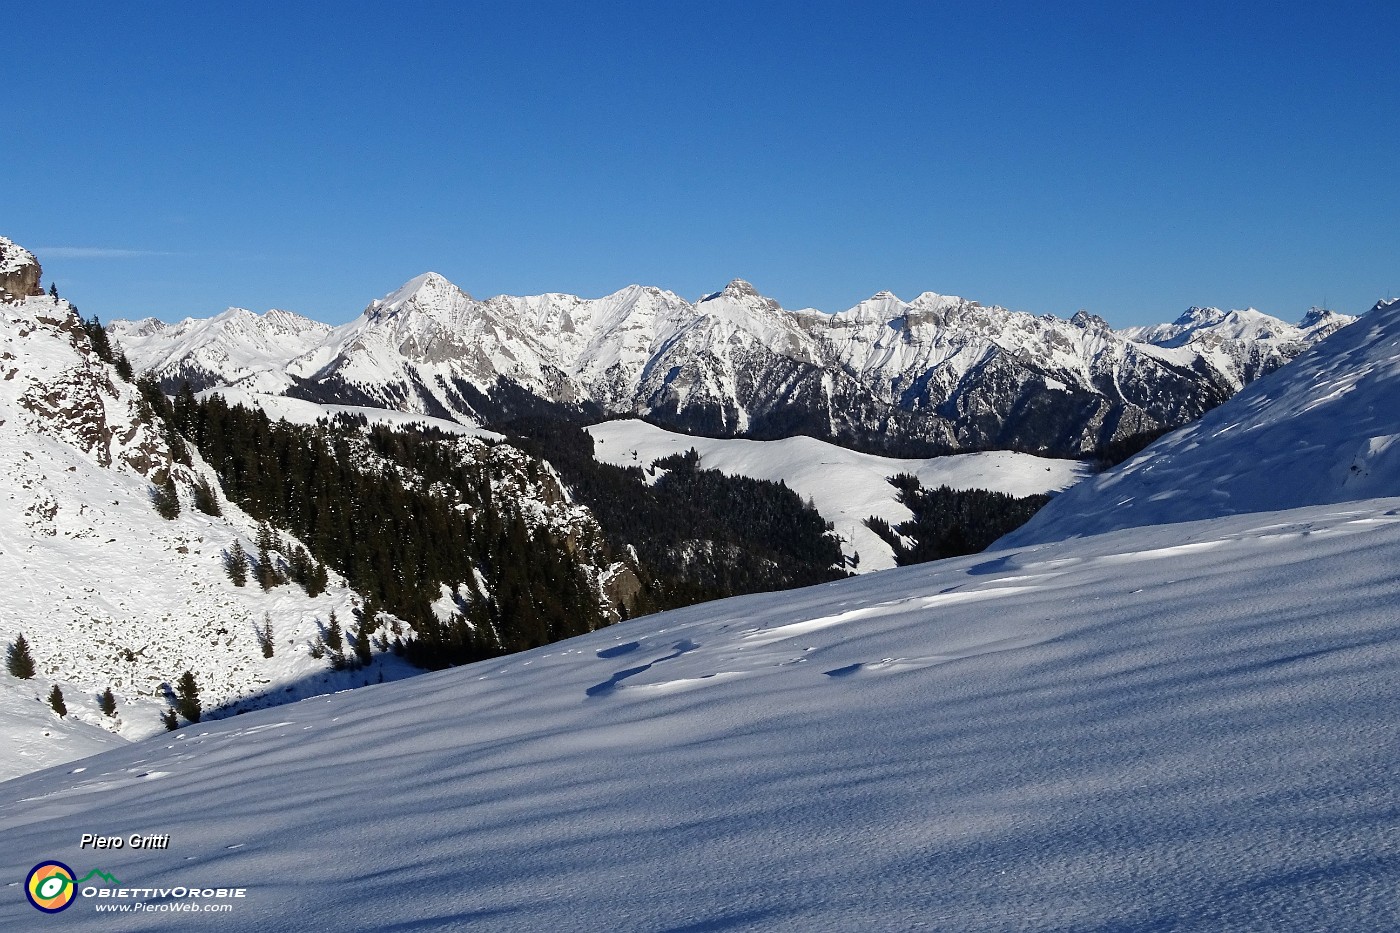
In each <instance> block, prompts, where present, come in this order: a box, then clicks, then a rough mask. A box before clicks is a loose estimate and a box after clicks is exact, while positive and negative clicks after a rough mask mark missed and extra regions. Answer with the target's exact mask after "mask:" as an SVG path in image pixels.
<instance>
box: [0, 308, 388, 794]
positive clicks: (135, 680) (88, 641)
mask: <svg viewBox="0 0 1400 933" xmlns="http://www.w3.org/2000/svg"><path fill="white" fill-rule="evenodd" d="M140 411H141V406H140V403H139V400H138V396H137V392H136V390H135V388H134V387H133V386H131V385H129V384H127V383H125V382H122V381H121V380H120V378H118V377H117V375H116V373H115V371H114V370H113V369H112V367H110V366H108V365H106V364H104V363H102V362H101V361H100V360H98V359H97V358H96V356H95V355H94V354H93V353H92V351H91V349H90V348H89V346H88V342H87V337H86V335H85V334H84V333H83V332H82V330H81V328H80V327H79V326H78V322H77V319H76V318H75V317H74V316H73V314H72V311H71V308H70V307H69V305H68V304H67V302H63V301H54V300H52V299H50V298H48V297H47V296H41V297H35V298H30V299H28V300H27V301H24V302H20V303H17V304H16V303H5V304H0V473H3V474H4V476H5V477H6V487H5V490H4V491H3V492H2V493H0V579H3V580H4V581H5V585H4V586H3V587H0V642H3V643H4V644H6V645H8V644H9V643H10V642H11V641H13V639H14V638H15V637H16V636H17V635H18V634H20V633H21V632H22V633H23V634H24V635H25V637H26V639H27V640H28V642H29V644H30V647H31V651H32V653H33V655H34V658H35V661H36V662H37V667H38V676H36V677H35V678H34V679H33V680H26V681H21V680H17V679H15V678H13V677H11V676H9V675H8V674H0V739H2V740H3V741H0V776H5V777H9V776H14V775H17V774H22V773H24V772H26V771H31V770H34V769H36V768H40V767H46V766H48V765H51V764H54V763H57V762H61V761H65V760H68V759H70V758H74V757H78V756H81V755H83V754H87V753H89V752H90V751H92V750H94V749H95V748H100V747H105V746H106V745H108V744H110V743H111V742H112V741H120V739H118V738H117V736H118V735H120V736H122V737H125V738H139V737H142V736H147V735H150V734H152V733H154V732H156V731H159V730H160V729H161V728H162V726H161V724H160V719H159V716H160V713H161V712H162V711H163V710H164V709H166V708H167V707H168V705H169V704H168V702H167V700H166V698H165V693H164V688H165V687H166V686H168V685H170V684H173V683H174V682H175V680H176V679H177V678H178V677H179V676H180V674H181V673H182V672H183V671H185V670H187V669H188V670H191V671H193V672H194V673H195V674H196V677H197V680H198V682H199V684H200V686H201V688H202V690H203V695H202V696H201V700H202V702H203V704H204V707H205V708H206V709H212V708H214V707H217V706H219V705H222V704H225V703H233V702H236V701H238V700H240V699H242V698H251V697H253V696H255V695H260V694H268V693H276V694H278V695H281V696H284V697H287V698H294V697H296V696H304V695H307V694H309V693H315V692H324V691H326V690H331V689H336V688H338V687H342V686H348V685H350V684H351V683H360V682H362V681H363V680H365V679H366V675H365V674H363V673H362V674H359V675H353V676H347V675H345V674H334V675H332V674H329V673H326V666H327V665H326V662H325V661H317V660H314V659H312V658H311V657H310V655H309V644H310V642H311V641H312V640H313V639H315V638H316V636H317V634H318V632H319V628H318V622H323V621H324V620H325V619H326V618H327V615H328V613H329V612H330V611H332V610H335V611H336V612H337V613H338V614H339V616H340V617H341V618H342V619H344V620H346V621H349V620H350V619H351V618H352V617H351V615H350V611H351V609H352V606H353V605H355V604H356V602H357V598H356V597H355V596H354V594H353V593H351V592H350V591H349V590H348V589H346V588H345V586H344V585H342V584H341V583H340V582H339V581H338V580H337V579H336V578H335V575H334V574H332V581H333V585H332V586H331V588H330V589H329V590H328V591H327V592H326V593H324V594H322V595H321V596H320V597H318V598H316V599H314V600H313V599H310V598H308V597H307V596H306V595H305V593H304V592H303V591H302V590H301V589H300V588H298V587H295V586H283V587H278V588H275V589H273V590H272V591H270V592H266V593H264V592H263V591H262V590H261V589H260V588H258V587H257V586H256V585H252V586H245V587H242V588H238V587H234V586H233V585H232V583H231V582H230V581H229V579H228V577H227V575H226V574H225V572H224V557H223V555H224V552H225V550H226V549H228V548H230V547H231V546H232V545H233V542H234V541H235V539H238V540H241V541H242V543H243V546H244V547H245V549H247V550H249V551H250V552H251V553H256V547H255V544H254V541H255V538H256V525H255V523H254V522H253V521H252V520H251V519H250V518H249V517H248V516H247V515H245V514H244V513H243V512H242V511H241V510H239V509H238V508H237V507H236V506H234V505H232V504H230V503H227V502H224V503H223V511H224V514H223V516H222V517H213V516H209V515H205V514H203V513H201V512H198V511H195V510H194V509H193V508H192V506H191V502H190V498H189V496H190V487H191V486H192V484H193V482H194V480H195V478H197V477H198V476H201V475H202V476H204V477H205V478H208V479H210V480H211V482H214V485H215V486H217V483H216V482H215V481H214V480H213V473H212V472H211V471H208V470H207V468H205V467H204V466H203V465H202V464H201V463H200V461H199V459H198V457H197V456H196V457H195V458H194V465H193V466H192V467H185V466H182V465H180V464H174V463H173V462H172V458H171V455H170V451H169V448H168V447H167V446H166V444H165V442H164V440H163V439H162V438H161V436H160V433H159V431H158V430H157V429H156V427H155V426H154V425H152V424H148V423H145V422H143V420H142V417H141V414H140ZM170 470H173V471H174V472H175V474H176V475H177V477H178V481H179V485H180V486H181V488H182V489H183V496H184V503H183V506H184V507H183V509H182V511H181V514H180V515H179V517H178V518H176V519H175V520H173V521H167V520H165V519H163V518H161V517H160V516H158V515H157V514H156V512H155V510H154V508H153V507H152V505H151V500H150V490H151V488H152V483H153V481H155V479H157V478H163V476H164V474H165V473H166V471H170ZM265 617H270V618H271V620H272V623H273V629H274V633H275V635H276V648H275V654H274V656H273V658H271V659H266V658H264V657H263V655H262V650H261V648H260V646H259V645H258V642H257V639H256V637H255V633H254V627H255V626H256V625H259V624H261V623H262V622H263V621H264V619H265ZM386 664H387V670H388V676H398V675H399V674H401V673H402V672H403V670H404V669H403V667H402V666H401V665H400V664H399V663H397V662H392V661H384V662H380V666H381V668H383V667H384V665H386ZM323 674H324V676H323ZM377 676H378V673H377V672H375V673H372V674H371V675H370V677H371V678H373V677H377ZM54 685H58V686H59V687H60V689H61V690H62V691H63V694H64V697H65V700H66V703H67V706H68V709H69V715H68V717H67V718H66V719H65V720H62V721H60V720H59V719H58V717H57V716H55V715H54V714H53V713H52V712H50V711H49V707H48V704H47V703H46V702H45V698H46V697H47V696H48V692H49V690H50V688H51V687H52V686H54ZM108 687H110V688H112V690H113V692H114V694H115V696H116V698H117V705H118V716H117V717H116V718H115V719H113V718H108V717H106V716H103V715H102V714H101V713H100V712H99V710H98V708H97V697H98V695H99V694H100V693H101V692H102V691H103V690H104V689H106V688H108Z"/></svg>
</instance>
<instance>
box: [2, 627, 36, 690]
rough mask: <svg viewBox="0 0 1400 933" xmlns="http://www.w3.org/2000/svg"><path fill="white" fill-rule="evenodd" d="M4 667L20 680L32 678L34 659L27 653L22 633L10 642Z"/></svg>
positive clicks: (27, 649)
mask: <svg viewBox="0 0 1400 933" xmlns="http://www.w3.org/2000/svg"><path fill="white" fill-rule="evenodd" d="M5 666H6V668H8V669H9V671H10V673H11V674H13V675H14V676H16V677H18V678H19V679H20V680H28V679H29V678H31V677H33V676H34V658H33V656H32V655H30V653H29V642H27V641H25V638H24V633H23V632H21V633H20V635H19V637H18V638H16V639H15V640H14V641H12V642H10V648H9V651H7V652H6V653H5Z"/></svg>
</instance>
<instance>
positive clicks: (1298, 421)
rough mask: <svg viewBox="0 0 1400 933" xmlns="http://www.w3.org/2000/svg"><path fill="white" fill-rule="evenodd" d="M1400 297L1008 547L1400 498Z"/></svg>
mask: <svg viewBox="0 0 1400 933" xmlns="http://www.w3.org/2000/svg"><path fill="white" fill-rule="evenodd" d="M1397 399H1400V299H1397V300H1395V301H1390V302H1381V303H1380V304H1378V305H1376V307H1375V308H1373V309H1372V310H1371V311H1370V312H1369V313H1367V314H1366V315H1364V316H1362V317H1361V318H1359V319H1357V322H1356V323H1354V324H1351V325H1350V326H1348V327H1346V328H1344V329H1340V330H1336V331H1334V333H1333V334H1332V336H1330V337H1328V338H1327V339H1326V340H1323V341H1322V342H1321V343H1318V344H1317V345H1316V346H1314V347H1312V349H1310V350H1308V351H1307V352H1305V353H1303V354H1302V355H1301V356H1299V357H1298V358H1297V359H1295V360H1294V361H1293V362H1292V363H1290V364H1289V365H1288V366H1287V367H1285V368H1283V369H1281V370H1278V371H1277V372H1275V373H1273V374H1272V375H1269V376H1266V377H1264V378H1262V379H1259V380H1258V381H1257V382H1254V383H1252V384H1250V385H1249V386H1247V387H1246V388H1245V389H1244V390H1243V391H1242V392H1240V393H1239V394H1238V395H1236V396H1235V397H1234V398H1232V399H1231V400H1230V401H1229V402H1226V403H1225V404H1224V405H1222V406H1220V407H1219V408H1217V409H1216V410H1214V411H1212V412H1210V413H1209V414H1208V415H1206V416H1205V417H1204V418H1202V419H1201V420H1200V421H1198V422H1196V423H1195V424H1192V425H1189V426H1188V427H1186V428H1183V429H1182V430H1180V431H1177V432H1176V433H1174V434H1170V435H1168V436H1167V437H1164V438H1162V439H1161V440H1159V441H1158V442H1157V443H1155V444H1153V445H1152V446H1151V447H1148V448H1147V449H1146V450H1145V451H1143V452H1142V453H1141V454H1139V455H1138V456H1136V457H1134V458H1133V459H1131V460H1129V461H1128V462H1126V463H1124V464H1122V465H1120V466H1119V467H1117V468H1115V469H1113V470H1110V471H1108V472H1106V473H1104V474H1102V475H1100V476H1097V477H1094V478H1093V479H1090V480H1088V481H1086V482H1084V483H1082V484H1080V485H1079V486H1077V487H1075V488H1074V489H1072V490H1070V491H1068V492H1067V493H1065V494H1064V495H1062V496H1060V497H1058V498H1057V499H1056V500H1055V501H1054V502H1052V503H1050V505H1048V506H1046V507H1045V508H1044V509H1043V510H1042V511H1041V512H1040V514H1038V515H1037V516H1036V517H1035V518H1033V519H1032V520H1031V521H1030V523H1028V524H1027V525H1026V526H1024V527H1023V528H1021V529H1019V530H1018V531H1015V532H1013V533H1012V534H1011V535H1009V536H1008V537H1007V538H1006V539H1004V540H1003V543H1004V544H1006V545H1014V544H1022V543H1027V542H1032V541H1048V540H1054V539H1057V538H1062V537H1068V536H1071V535H1086V534H1097V533H1100V532H1104V531H1110V530H1113V529H1117V528H1128V527H1143V526H1147V525H1157V524H1163V523H1168V522H1181V521H1192V520H1195V519H1202V518H1210V517H1213V516H1217V515H1224V514H1233V513H1239V512H1257V511H1268V510H1276V509H1287V508H1296V507H1299V506H1305V505H1315V504H1322V503H1335V502H1348V501H1352V500H1358V499H1369V498H1373V497H1376V496H1391V495H1400V413H1398V410H1397V408H1396V400H1397Z"/></svg>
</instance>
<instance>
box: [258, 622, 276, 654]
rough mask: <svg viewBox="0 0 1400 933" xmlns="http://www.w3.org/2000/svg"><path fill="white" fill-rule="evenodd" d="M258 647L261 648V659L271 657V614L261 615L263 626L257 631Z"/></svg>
mask: <svg viewBox="0 0 1400 933" xmlns="http://www.w3.org/2000/svg"><path fill="white" fill-rule="evenodd" d="M257 631H258V647H260V648H262V653H263V657H265V658H270V657H272V648H273V645H272V614H271V613H268V612H264V613H263V624H262V627H261V628H259V629H258V630H257Z"/></svg>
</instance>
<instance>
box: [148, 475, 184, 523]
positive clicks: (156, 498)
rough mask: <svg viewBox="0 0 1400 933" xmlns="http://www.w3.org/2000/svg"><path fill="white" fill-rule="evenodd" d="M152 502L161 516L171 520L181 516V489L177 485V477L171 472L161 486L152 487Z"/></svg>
mask: <svg viewBox="0 0 1400 933" xmlns="http://www.w3.org/2000/svg"><path fill="white" fill-rule="evenodd" d="M151 504H152V505H154V506H155V507H156V514H157V515H159V516H160V517H161V518H164V519H167V520H169V519H174V518H176V517H178V516H179V514H180V491H179V489H178V488H177V487H176V485H175V477H174V476H173V475H172V474H170V473H169V472H167V473H166V474H165V480H164V481H163V482H162V483H161V484H160V485H159V486H153V487H151Z"/></svg>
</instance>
